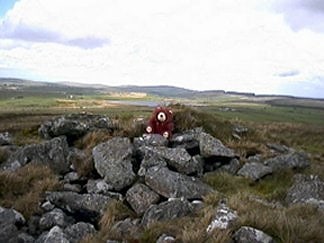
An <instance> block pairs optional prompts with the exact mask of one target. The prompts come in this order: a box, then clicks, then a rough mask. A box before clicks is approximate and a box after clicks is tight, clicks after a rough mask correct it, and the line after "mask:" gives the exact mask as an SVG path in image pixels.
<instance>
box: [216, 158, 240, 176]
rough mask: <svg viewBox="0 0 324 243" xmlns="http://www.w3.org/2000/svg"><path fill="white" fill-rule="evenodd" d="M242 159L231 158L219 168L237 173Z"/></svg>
mask: <svg viewBox="0 0 324 243" xmlns="http://www.w3.org/2000/svg"><path fill="white" fill-rule="evenodd" d="M240 167H241V165H240V161H239V160H238V159H231V160H230V162H229V163H228V164H224V165H222V166H221V167H219V168H218V169H217V171H219V172H227V173H229V174H232V175H235V174H236V172H237V171H238V170H239V169H240Z"/></svg>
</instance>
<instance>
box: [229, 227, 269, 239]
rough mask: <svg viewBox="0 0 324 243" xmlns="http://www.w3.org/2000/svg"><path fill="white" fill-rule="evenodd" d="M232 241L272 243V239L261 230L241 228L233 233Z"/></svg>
mask: <svg viewBox="0 0 324 243" xmlns="http://www.w3.org/2000/svg"><path fill="white" fill-rule="evenodd" d="M233 238H234V241H235V242H237V243H274V242H275V241H274V240H273V238H272V237H271V236H269V235H267V234H266V233H264V232H263V231H261V230H258V229H255V228H252V227H249V226H242V227H241V228H240V229H239V230H238V231H236V232H235V233H234V236H233Z"/></svg>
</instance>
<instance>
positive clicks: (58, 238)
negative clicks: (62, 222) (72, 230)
mask: <svg viewBox="0 0 324 243" xmlns="http://www.w3.org/2000/svg"><path fill="white" fill-rule="evenodd" d="M44 242H46V243H58V242H60V243H70V241H69V240H68V239H67V237H66V235H65V234H64V232H63V230H62V229H61V228H60V227H58V226H54V227H53V228H52V229H51V230H50V231H49V232H48V233H45V234H42V235H41V236H40V237H38V239H37V240H36V242H35V243H44Z"/></svg>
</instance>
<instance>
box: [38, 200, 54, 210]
mask: <svg viewBox="0 0 324 243" xmlns="http://www.w3.org/2000/svg"><path fill="white" fill-rule="evenodd" d="M41 208H42V209H43V210H44V211H46V212H49V211H51V210H53V209H54V208H55V206H54V205H53V204H52V203H50V202H49V201H46V202H44V203H43V204H42V205H41Z"/></svg>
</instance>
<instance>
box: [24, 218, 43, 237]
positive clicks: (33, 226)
mask: <svg viewBox="0 0 324 243" xmlns="http://www.w3.org/2000/svg"><path fill="white" fill-rule="evenodd" d="M39 220H40V216H38V215H32V216H31V217H30V218H29V220H28V222H27V226H28V233H29V234H31V235H34V236H35V235H39V234H41V233H42V231H41V229H40V227H39Z"/></svg>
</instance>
